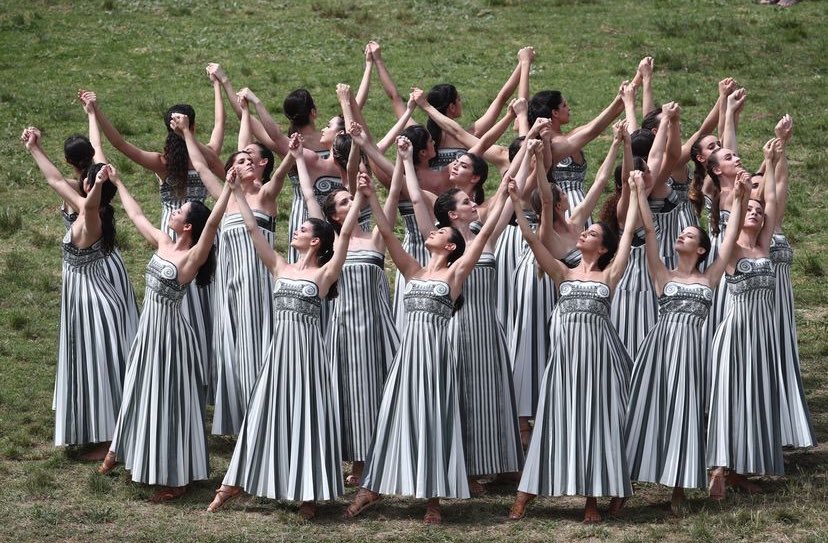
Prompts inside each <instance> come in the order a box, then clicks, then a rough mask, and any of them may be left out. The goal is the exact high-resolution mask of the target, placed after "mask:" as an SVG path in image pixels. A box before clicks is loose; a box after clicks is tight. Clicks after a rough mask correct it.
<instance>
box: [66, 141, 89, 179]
mask: <svg viewBox="0 0 828 543" xmlns="http://www.w3.org/2000/svg"><path fill="white" fill-rule="evenodd" d="M63 157H64V158H65V159H66V162H68V163H69V164H71V165H72V166H74V167H75V168H77V170H78V171H79V172H80V180H81V181H83V180H84V179H86V175H87V174H88V173H89V167H90V166H92V163H93V162H94V160H95V148H94V147H92V143H91V142H90V141H89V138H87V137H86V136H82V135H80V134H76V135H74V136H69V137H68V138H66V140H65V141H64V142H63Z"/></svg>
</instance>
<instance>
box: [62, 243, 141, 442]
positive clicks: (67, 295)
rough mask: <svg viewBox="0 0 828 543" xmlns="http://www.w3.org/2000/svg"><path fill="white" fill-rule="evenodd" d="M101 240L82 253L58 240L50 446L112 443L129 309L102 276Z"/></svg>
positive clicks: (128, 336) (128, 339)
mask: <svg viewBox="0 0 828 543" xmlns="http://www.w3.org/2000/svg"><path fill="white" fill-rule="evenodd" d="M106 260H107V257H106V256H105V255H104V253H103V251H102V249H101V241H100V240H99V241H97V242H96V243H95V244H94V245H92V246H91V247H89V248H87V249H78V248H77V247H76V246H75V245H74V244H73V243H72V231H71V229H70V230H69V231H67V232H66V235H65V237H64V238H63V262H64V264H63V289H62V291H61V302H60V334H59V337H60V339H59V345H58V360H57V370H56V377H55V394H54V399H53V406H54V410H55V445H56V446H62V445H83V444H86V443H100V442H103V441H109V440H110V439H112V434H113V432H114V430H115V419H116V417H117V415H118V410H119V409H120V407H121V394H122V389H123V377H124V371H125V366H126V359H127V353H128V352H129V345H130V342H131V341H132V338H133V337H134V334H135V328H134V327H130V323H129V320H130V319H129V317H128V316H127V312H128V308H127V304H126V302H125V301H124V299H123V297H122V296H119V295H118V293H117V292H116V290H115V287H114V286H113V284H112V282H111V280H110V279H109V277H108V275H107V270H106Z"/></svg>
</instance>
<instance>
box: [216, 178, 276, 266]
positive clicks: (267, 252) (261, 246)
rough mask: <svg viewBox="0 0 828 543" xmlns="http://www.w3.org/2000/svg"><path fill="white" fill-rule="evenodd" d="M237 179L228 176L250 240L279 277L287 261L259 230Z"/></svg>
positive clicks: (263, 261)
mask: <svg viewBox="0 0 828 543" xmlns="http://www.w3.org/2000/svg"><path fill="white" fill-rule="evenodd" d="M233 169H235V168H233ZM228 174H229V172H228ZM236 177H237V176H236V174H233V175H228V178H227V179H228V180H227V182H228V183H231V186H232V187H233V195H234V196H235V197H236V203H237V204H238V206H239V212H240V213H241V215H242V218H243V219H244V226H245V227H246V228H247V232H248V233H249V234H250V239H251V240H252V241H253V247H254V248H255V249H256V254H257V255H259V259H260V260H261V261H262V263H263V264H264V265H265V267H267V269H268V270H270V271H271V273H272V274H273V275H275V276H278V275H279V274H280V273H281V272H282V269H284V267H285V266H286V265H287V261H286V260H285V259H284V258H282V255H280V254H279V253H277V252H276V251H274V250H273V247H272V246H271V245H270V242H269V241H267V238H265V237H264V234H262V232H261V230H259V225H258V223H256V217H255V216H253V211H251V210H250V205H249V204H248V203H247V198H245V196H244V192H243V191H242V188H241V185H239V183H238V182H237V181H236Z"/></svg>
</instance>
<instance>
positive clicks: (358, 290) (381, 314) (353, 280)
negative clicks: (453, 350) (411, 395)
mask: <svg viewBox="0 0 828 543" xmlns="http://www.w3.org/2000/svg"><path fill="white" fill-rule="evenodd" d="M384 264H385V255H383V254H382V253H378V252H377V251H370V250H362V251H348V256H347V257H346V259H345V265H344V266H343V267H342V273H341V274H340V276H339V281H338V288H339V296H337V298H336V304H334V310H333V314H332V315H331V321H330V325H329V329H330V335H329V338H328V339H329V342H330V343H329V349H330V363H331V373H332V376H333V378H334V379H335V383H337V386H335V387H334V388H335V389H336V390H338V391H339V411H340V421H341V424H342V426H341V432H340V435H341V438H342V459H343V460H347V461H364V460H365V458H366V456H367V455H368V448H369V447H370V445H371V438H372V437H373V435H374V425H375V424H376V421H377V413H378V412H379V406H380V401H381V400H382V390H383V386H384V385H385V377H386V375H387V374H388V369H389V368H390V367H391V361H392V360H393V359H394V354H395V353H396V352H397V347H398V346H399V343H400V337H399V334H398V333H397V328H396V326H395V325H394V319H393V317H392V315H391V305H390V303H391V302H390V292H389V287H388V278H387V277H386V276H385V267H384Z"/></svg>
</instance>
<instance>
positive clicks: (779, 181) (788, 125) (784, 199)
mask: <svg viewBox="0 0 828 543" xmlns="http://www.w3.org/2000/svg"><path fill="white" fill-rule="evenodd" d="M774 131H775V132H776V137H777V138H779V141H780V142H781V144H782V151H781V154H780V156H779V162H777V163H776V171H775V172H774V176H775V177H776V209H777V212H776V214H777V219H776V229H777V230H780V229H781V228H782V221H783V220H784V218H785V208H786V207H787V205H788V191H789V190H790V189H789V188H788V157H787V153H786V151H787V149H788V142H790V141H791V135H792V134H793V119H792V118H791V116H790V115H788V114H785V115H784V116H783V117H782V118H781V119H780V120H779V122H778V123H776V127H775V128H774Z"/></svg>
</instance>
